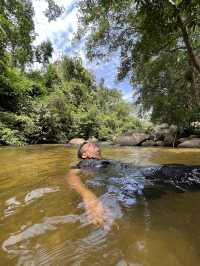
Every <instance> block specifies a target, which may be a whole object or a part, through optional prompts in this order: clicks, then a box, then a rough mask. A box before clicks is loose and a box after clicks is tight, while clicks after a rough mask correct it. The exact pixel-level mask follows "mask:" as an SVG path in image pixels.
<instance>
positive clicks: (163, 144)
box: [155, 140, 165, 147]
mask: <svg viewBox="0 0 200 266" xmlns="http://www.w3.org/2000/svg"><path fill="white" fill-rule="evenodd" d="M155 143H156V146H161V147H163V146H165V143H164V141H162V140H159V141H156V142H155Z"/></svg>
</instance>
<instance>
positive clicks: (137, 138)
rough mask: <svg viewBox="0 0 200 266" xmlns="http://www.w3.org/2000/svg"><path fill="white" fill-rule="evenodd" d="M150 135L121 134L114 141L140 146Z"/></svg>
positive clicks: (122, 144) (124, 144) (123, 144)
mask: <svg viewBox="0 0 200 266" xmlns="http://www.w3.org/2000/svg"><path fill="white" fill-rule="evenodd" d="M149 138H150V136H149V135H148V134H145V133H132V134H131V135H129V136H121V137H118V138H116V139H115V141H114V143H115V144H119V145H121V146H139V145H141V144H142V143H143V142H144V141H145V140H147V139H149Z"/></svg>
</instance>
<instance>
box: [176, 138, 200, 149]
mask: <svg viewBox="0 0 200 266" xmlns="http://www.w3.org/2000/svg"><path fill="white" fill-rule="evenodd" d="M178 148H200V138H196V139H190V140H186V141H184V142H182V143H180V144H179V145H178Z"/></svg>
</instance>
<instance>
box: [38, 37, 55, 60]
mask: <svg viewBox="0 0 200 266" xmlns="http://www.w3.org/2000/svg"><path fill="white" fill-rule="evenodd" d="M52 53H53V47H52V44H51V42H50V41H49V40H48V41H44V42H42V43H41V44H40V45H38V46H37V47H36V50H35V57H36V62H38V63H42V64H43V65H46V64H47V63H49V59H50V58H51V57H52Z"/></svg>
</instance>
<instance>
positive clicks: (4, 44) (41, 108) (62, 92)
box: [0, 0, 200, 145]
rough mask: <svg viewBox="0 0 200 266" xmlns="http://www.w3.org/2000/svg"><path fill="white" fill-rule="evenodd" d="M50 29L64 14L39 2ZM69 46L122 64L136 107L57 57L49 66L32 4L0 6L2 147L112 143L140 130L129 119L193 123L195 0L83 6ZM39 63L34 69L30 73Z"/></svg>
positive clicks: (199, 42)
mask: <svg viewBox="0 0 200 266" xmlns="http://www.w3.org/2000/svg"><path fill="white" fill-rule="evenodd" d="M46 2H47V3H48V8H47V10H46V11H45V15H46V17H47V18H48V20H49V21H52V20H56V19H57V18H58V17H59V16H61V15H62V13H63V12H64V7H62V6H59V5H57V4H56V1H53V0H46ZM77 8H78V17H79V29H78V31H77V33H76V36H75V39H76V41H79V40H81V39H82V38H85V41H86V49H87V57H88V58H89V59H90V60H97V61H101V60H102V59H104V58H108V59H109V57H110V56H112V55H113V53H116V52H117V53H118V54H119V55H120V63H119V65H118V74H117V79H118V80H119V81H122V80H124V79H125V78H128V79H129V81H130V83H131V85H132V87H133V99H134V103H133V102H132V103H130V102H129V103H127V102H126V101H124V100H123V98H122V94H121V93H120V91H119V90H117V89H115V88H108V87H107V86H106V85H105V84H104V81H103V79H102V81H101V82H99V83H97V82H96V80H95V77H94V76H93V75H92V74H91V73H90V72H89V71H88V70H87V69H86V68H85V67H84V64H83V62H82V61H81V59H80V58H71V57H70V56H69V55H67V54H66V55H64V56H62V57H61V58H59V59H58V60H56V61H52V59H51V58H52V55H53V46H52V44H51V42H50V41H49V40H46V41H44V42H42V43H41V44H39V45H37V46H36V45H34V40H35V38H36V33H35V25H34V9H33V3H32V1H30V0H23V1H21V0H10V1H6V0H2V1H1V3H0V143H1V144H3V145H8V144H14V145H24V144H26V143H28V144H35V143H66V142H67V141H68V140H70V139H71V138H74V137H84V138H88V137H90V136H94V137H96V138H98V139H99V140H112V139H113V138H114V137H116V136H119V135H121V134H123V133H125V132H129V131H131V130H134V129H138V128H139V129H141V128H142V127H143V125H142V122H141V120H140V119H139V118H138V117H136V115H135V114H134V109H135V106H138V107H137V108H139V110H140V112H139V113H140V114H141V115H144V114H145V113H148V114H149V115H150V120H151V121H152V122H153V123H155V124H160V123H163V122H165V123H168V124H169V125H171V124H174V125H177V126H178V128H180V129H182V130H183V129H185V128H190V127H191V126H192V125H194V123H198V121H199V119H200V118H199V114H200V105H199V98H200V89H199V88H200V86H199V85H200V84H199V83H200V62H199V58H198V53H199V51H200V38H199V37H200V35H199V29H200V23H199V21H200V2H199V1H198V0H192V1H184V0H176V1H175V0H161V1H157V0H152V1H150V0H142V1H139V0H135V1H133V0H125V1H124V0H123V1H121V0H109V1H104V0H95V1H93V0H80V1H77ZM37 64H39V65H40V67H39V68H36V67H35V66H36V65H37Z"/></svg>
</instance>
